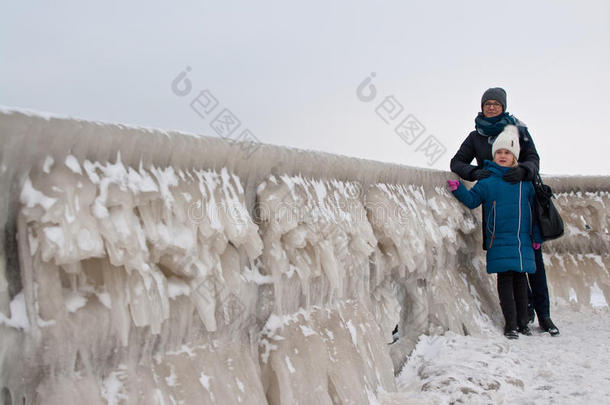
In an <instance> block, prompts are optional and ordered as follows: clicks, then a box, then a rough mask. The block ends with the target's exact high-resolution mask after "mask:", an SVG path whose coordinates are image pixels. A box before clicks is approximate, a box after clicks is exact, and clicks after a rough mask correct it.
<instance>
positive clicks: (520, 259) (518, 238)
mask: <svg viewBox="0 0 610 405" xmlns="http://www.w3.org/2000/svg"><path fill="white" fill-rule="evenodd" d="M522 184H523V182H522V181H520V182H519V227H518V228H517V240H518V241H519V264H520V265H521V272H523V256H522V255H521V236H520V234H521V189H522Z"/></svg>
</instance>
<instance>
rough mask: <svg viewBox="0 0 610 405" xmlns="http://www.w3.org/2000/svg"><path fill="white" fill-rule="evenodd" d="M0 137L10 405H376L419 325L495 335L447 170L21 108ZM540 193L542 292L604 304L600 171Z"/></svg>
mask: <svg viewBox="0 0 610 405" xmlns="http://www.w3.org/2000/svg"><path fill="white" fill-rule="evenodd" d="M0 134H1V137H2V142H3V146H2V151H1V156H2V162H1V174H0V184H1V185H2V188H3V191H5V193H3V196H2V198H0V224H1V225H2V229H3V233H2V234H3V235H4V236H5V238H4V240H3V244H2V245H1V249H2V250H1V251H0V254H1V259H2V260H0V265H1V267H0V347H1V348H2V350H0V365H1V370H0V389H2V394H1V397H2V399H3V401H4V403H7V404H11V403H20V404H21V403H26V404H39V403H44V404H65V403H83V402H87V403H90V404H136V403H142V404H147V405H148V404H193V403H209V404H214V403H217V404H229V403H230V404H237V403H248V404H250V403H269V404H295V403H301V404H306V403H311V404H339V403H340V404H350V403H353V404H361V403H379V402H382V401H383V399H382V398H386V397H387V395H385V394H386V393H391V392H393V391H396V383H395V380H394V375H395V373H398V371H399V369H400V367H401V366H402V365H403V363H404V362H405V360H406V358H407V355H408V354H409V353H410V352H411V351H412V350H413V348H414V347H415V344H416V343H417V339H418V337H419V336H420V335H422V334H429V335H434V334H443V333H445V332H446V331H453V332H455V333H459V334H477V333H479V332H480V331H481V330H483V329H485V328H490V327H494V325H499V323H500V319H501V314H500V312H499V306H498V304H497V298H496V293H495V287H494V279H493V278H492V277H490V276H488V275H487V274H486V273H485V266H484V257H483V256H482V254H481V251H480V220H479V213H478V212H477V211H470V210H468V209H466V208H465V207H463V206H461V205H460V204H459V203H458V202H457V201H456V200H455V199H454V198H453V197H452V196H451V195H450V194H449V193H448V192H447V190H446V189H445V188H444V187H443V183H444V180H445V179H446V178H449V177H450V176H451V175H450V174H449V173H445V172H437V171H431V170H424V169H416V168H409V167H404V166H398V165H390V164H382V163H378V162H370V161H364V160H360V159H353V158H347V157H340V156H333V155H328V154H324V153H314V152H308V151H297V150H292V149H287V148H280V147H274V146H270V145H243V144H232V143H229V142H226V141H224V140H222V139H213V138H205V137H194V136H190V135H186V134H177V133H163V132H160V131H152V130H143V129H137V128H127V127H123V126H116V125H109V124H101V123H93V122H84V121H77V120H71V119H59V118H53V117H46V118H43V117H40V116H36V115H30V114H24V113H22V112H17V111H4V112H0ZM253 146H254V147H256V150H254V151H252V150H250V151H249V152H251V153H248V154H246V155H244V153H243V152H244V151H245V150H246V149H247V148H252V147H253ZM549 183H551V185H553V186H554V187H555V189H556V191H557V193H558V194H557V199H556V203H557V205H558V207H559V209H560V211H561V213H562V214H563V217H564V220H565V222H566V236H564V237H563V238H562V239H559V240H557V241H553V242H550V243H548V244H545V248H544V249H545V250H544V252H545V261H546V262H547V266H548V270H547V273H548V277H549V282H550V287H551V297H552V298H553V299H555V300H564V301H566V302H569V303H571V305H575V306H591V307H600V306H602V307H603V306H605V307H607V306H608V302H609V300H610V274H609V273H608V265H609V264H610V257H609V255H608V247H609V246H610V236H609V231H608V221H609V215H610V210H609V208H608V204H610V196H609V191H610V179H608V178H603V177H586V178H579V177H565V178H552V179H549ZM396 325H398V334H399V335H400V339H399V340H398V341H397V342H396V343H394V344H390V343H392V330H393V329H394V327H395V326H396Z"/></svg>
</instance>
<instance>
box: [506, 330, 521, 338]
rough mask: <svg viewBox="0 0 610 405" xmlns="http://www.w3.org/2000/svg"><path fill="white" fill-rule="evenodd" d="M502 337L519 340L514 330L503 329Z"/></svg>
mask: <svg viewBox="0 0 610 405" xmlns="http://www.w3.org/2000/svg"><path fill="white" fill-rule="evenodd" d="M504 336H506V338H507V339H519V334H518V333H517V330H516V329H510V328H504Z"/></svg>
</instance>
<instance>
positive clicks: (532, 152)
mask: <svg viewBox="0 0 610 405" xmlns="http://www.w3.org/2000/svg"><path fill="white" fill-rule="evenodd" d="M519 132H520V133H521V138H522V140H523V142H521V152H520V153H519V166H522V167H524V168H525V169H526V170H527V175H526V176H525V179H524V180H527V181H534V179H535V178H536V174H538V170H539V169H540V156H538V151H537V150H536V145H534V141H533V140H532V137H531V135H530V133H529V131H528V130H527V127H519Z"/></svg>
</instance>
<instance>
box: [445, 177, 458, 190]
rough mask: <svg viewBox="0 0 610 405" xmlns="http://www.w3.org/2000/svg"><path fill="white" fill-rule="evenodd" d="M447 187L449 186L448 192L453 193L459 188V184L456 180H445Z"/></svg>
mask: <svg viewBox="0 0 610 405" xmlns="http://www.w3.org/2000/svg"><path fill="white" fill-rule="evenodd" d="M447 185H448V186H449V190H451V191H455V190H457V189H458V187H459V186H460V182H459V181H457V180H447Z"/></svg>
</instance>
